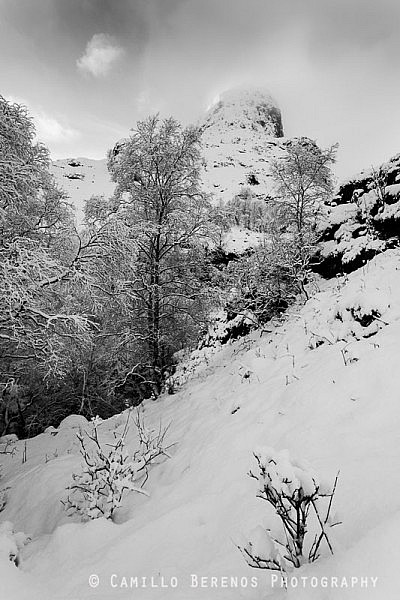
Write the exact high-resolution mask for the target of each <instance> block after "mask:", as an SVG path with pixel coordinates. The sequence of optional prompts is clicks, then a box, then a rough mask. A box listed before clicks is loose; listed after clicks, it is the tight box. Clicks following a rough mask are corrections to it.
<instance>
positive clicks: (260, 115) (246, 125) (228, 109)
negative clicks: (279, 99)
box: [203, 88, 283, 137]
mask: <svg viewBox="0 0 400 600" xmlns="http://www.w3.org/2000/svg"><path fill="white" fill-rule="evenodd" d="M203 126H204V128H205V132H206V131H207V130H208V129H210V128H211V129H212V130H214V131H218V132H219V133H222V134H223V135H225V136H226V135H227V136H229V134H230V133H232V131H234V132H235V133H237V130H238V129H242V130H248V131H251V132H258V133H262V134H267V135H269V136H271V137H282V136H283V126H282V117H281V111H280V110H279V108H278V106H277V104H276V102H275V100H274V99H273V98H272V96H271V95H270V94H269V93H268V92H267V91H265V90H262V89H260V88H234V89H231V90H228V91H225V92H223V93H222V94H220V95H219V96H218V98H217V99H216V101H215V102H214V103H213V104H212V105H211V107H210V108H209V109H208V111H207V113H206V115H205V118H204V121H203ZM206 135H207V134H206Z"/></svg>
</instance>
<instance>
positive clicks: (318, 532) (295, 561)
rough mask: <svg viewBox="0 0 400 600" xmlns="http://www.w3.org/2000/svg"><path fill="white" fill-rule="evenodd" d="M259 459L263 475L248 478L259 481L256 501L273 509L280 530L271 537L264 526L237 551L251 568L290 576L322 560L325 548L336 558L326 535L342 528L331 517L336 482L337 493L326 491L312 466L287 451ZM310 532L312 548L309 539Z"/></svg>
mask: <svg viewBox="0 0 400 600" xmlns="http://www.w3.org/2000/svg"><path fill="white" fill-rule="evenodd" d="M254 456H255V458H256V461H257V466H258V472H257V473H253V472H250V473H249V475H250V477H252V478H254V479H256V480H257V481H258V484H259V487H258V493H257V497H258V498H261V499H262V500H265V501H266V502H268V503H269V504H270V505H271V506H272V507H273V509H274V511H275V514H276V516H277V517H278V523H280V527H278V529H277V532H276V533H275V532H274V533H272V532H271V530H269V529H265V528H263V527H262V526H260V525H259V526H258V527H257V528H256V529H255V530H254V531H253V532H252V535H251V540H250V541H249V542H248V543H245V544H243V545H242V546H238V548H239V550H240V551H241V552H242V554H243V555H244V557H245V559H246V561H247V563H248V564H249V565H250V566H251V567H254V568H258V569H270V570H276V571H282V572H287V571H290V570H291V569H293V568H299V567H301V566H302V565H303V564H304V563H312V562H314V561H315V560H317V558H318V557H319V556H320V548H321V544H322V542H325V543H326V545H327V546H328V548H329V550H330V551H331V553H332V554H333V550H332V545H331V543H330V541H329V537H328V534H327V529H328V528H329V527H333V526H334V525H337V524H338V523H332V519H331V517H330V513H331V508H332V501H333V497H334V493H335V490H336V483H337V477H336V480H335V483H334V486H333V489H332V490H327V489H325V488H324V486H322V485H321V483H320V482H319V481H318V478H317V476H316V475H315V473H314V472H313V471H312V469H311V468H310V467H309V465H307V464H306V463H304V462H300V461H298V460H293V459H291V458H290V456H289V453H288V451H287V450H284V451H282V452H277V451H275V450H274V449H272V448H264V449H262V450H260V451H259V452H256V453H255V454H254ZM324 501H325V502H326V504H327V505H326V506H325V507H324V506H323V502H324ZM310 530H312V531H313V535H311V542H310V541H309V539H308V537H309V536H307V533H309V531H310Z"/></svg>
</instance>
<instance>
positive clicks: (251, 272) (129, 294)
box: [0, 97, 336, 437]
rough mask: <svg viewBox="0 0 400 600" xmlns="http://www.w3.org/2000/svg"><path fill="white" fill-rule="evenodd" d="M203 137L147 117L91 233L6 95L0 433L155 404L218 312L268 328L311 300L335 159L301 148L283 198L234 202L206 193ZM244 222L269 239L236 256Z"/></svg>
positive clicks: (123, 146)
mask: <svg viewBox="0 0 400 600" xmlns="http://www.w3.org/2000/svg"><path fill="white" fill-rule="evenodd" d="M201 134H202V131H201V129H200V128H196V127H186V128H184V127H182V126H181V125H180V124H179V123H178V122H177V121H175V120H174V119H172V118H168V119H165V120H161V119H160V118H159V117H158V116H153V117H149V118H147V119H145V120H144V121H142V122H139V123H138V124H137V126H136V128H135V130H134V131H133V132H132V133H131V135H130V137H129V138H128V139H126V140H125V141H124V142H123V143H120V144H118V145H117V146H115V148H114V150H110V152H109V155H108V168H109V172H110V174H111V177H112V179H113V181H114V182H115V183H116V190H115V193H114V195H113V196H112V197H111V198H105V197H102V196H95V197H92V198H88V199H86V200H87V202H86V208H85V221H84V223H83V224H79V225H77V224H76V222H75V219H74V212H73V207H72V206H70V204H69V202H68V199H67V198H66V196H65V194H64V193H63V192H62V191H61V190H60V189H58V188H57V186H56V184H55V182H54V179H53V178H52V176H51V175H50V174H49V164H50V156H49V152H48V150H47V149H46V148H45V147H43V145H41V144H40V143H38V142H36V141H35V139H36V138H35V128H34V126H33V122H32V119H31V118H30V116H29V114H28V113H27V110H26V108H25V107H23V106H20V105H18V104H13V103H10V102H8V101H7V100H5V99H4V98H2V97H0V219H1V234H0V236H1V237H0V270H1V271H0V392H1V405H0V435H1V434H7V433H16V434H17V435H18V436H20V437H22V436H25V437H26V436H32V435H36V434H37V433H40V432H41V431H43V429H44V428H45V427H47V426H48V425H51V424H57V423H59V422H60V421H61V420H62V419H63V418H64V417H66V416H67V415H69V414H72V413H74V414H82V415H84V416H86V417H89V418H91V417H94V416H96V415H100V416H101V417H107V416H110V415H112V414H115V413H116V412H119V411H121V410H122V409H123V408H126V407H127V406H135V405H137V404H139V403H140V402H141V401H142V400H143V399H144V398H149V397H156V396H157V395H159V393H160V392H161V391H162V390H163V386H164V382H165V380H166V378H167V377H168V376H169V375H170V374H171V373H172V372H173V370H174V366H175V362H176V359H175V355H176V353H177V352H178V351H180V350H182V349H184V348H191V347H194V346H195V345H196V344H197V343H198V341H199V339H200V337H201V336H202V335H203V334H204V333H205V332H206V331H207V327H208V323H209V318H210V313H211V311H212V310H213V309H215V308H218V307H223V308H225V309H227V310H229V314H231V315H233V316H236V315H239V314H246V315H247V316H249V315H250V316H251V319H252V320H253V321H254V324H255V325H259V324H262V323H263V322H265V321H267V320H268V319H270V318H271V316H273V315H274V314H276V313H277V312H281V311H282V310H284V309H285V308H286V307H287V306H288V305H289V304H290V302H291V301H292V300H294V298H295V297H296V296H297V295H298V294H299V293H303V294H306V289H305V285H306V283H307V280H308V277H309V272H310V261H311V260H312V257H313V256H314V254H315V247H316V244H317V241H318V236H317V233H316V228H315V227H316V220H317V218H318V211H319V207H321V206H322V204H323V201H324V200H326V199H328V198H329V196H330V195H331V193H332V188H333V181H332V175H331V171H330V167H331V165H332V163H333V162H334V158H335V150H336V148H335V147H332V148H329V149H328V150H320V149H319V148H318V147H317V145H316V144H315V143H313V142H311V141H310V140H306V139H305V138H300V139H299V140H293V141H292V142H291V143H290V144H288V145H287V153H286V155H285V157H283V158H280V159H277V160H276V161H274V162H273V163H272V164H271V174H272V177H273V180H274V182H275V187H276V194H275V196H274V198H265V200H260V199H259V198H252V195H251V191H250V190H249V189H248V188H244V189H243V191H242V193H241V194H240V195H239V196H236V197H234V198H232V200H231V201H230V202H228V203H227V204H222V203H218V198H212V197H209V196H208V195H207V194H206V193H205V192H204V191H203V189H202V185H201V169H202V146H201ZM234 225H240V226H243V227H246V228H248V229H253V230H255V231H258V232H261V233H262V242H261V243H260V245H259V246H257V247H256V248H255V249H253V250H251V251H247V252H245V253H243V254H242V255H236V256H234V257H233V260H232V257H231V259H230V260H224V258H226V257H223V256H222V260H221V255H223V251H222V250H221V248H220V245H221V239H222V236H223V234H224V232H225V231H227V230H229V229H230V228H231V227H232V226H234Z"/></svg>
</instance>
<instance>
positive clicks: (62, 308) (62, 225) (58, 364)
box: [0, 96, 89, 431]
mask: <svg viewBox="0 0 400 600" xmlns="http://www.w3.org/2000/svg"><path fill="white" fill-rule="evenodd" d="M49 161H50V159H49V153H48V151H47V149H46V148H45V147H44V146H42V145H41V144H40V143H37V142H35V128H34V126H33V123H32V120H31V119H30V117H29V116H28V114H27V110H26V108H25V107H23V106H20V105H18V104H12V103H10V102H8V101H7V100H5V99H4V98H3V97H1V96H0V357H1V358H0V390H1V407H0V409H1V417H2V418H1V420H2V421H3V423H2V425H1V423H0V426H2V427H3V428H5V430H6V431H7V422H8V417H7V411H8V408H9V400H10V391H11V390H14V391H15V390H16V389H17V387H16V386H18V384H19V382H20V379H21V377H23V376H25V375H26V373H27V372H28V371H30V370H31V371H32V372H35V373H38V372H40V373H41V374H42V377H46V376H49V375H51V374H60V373H62V372H63V371H64V367H65V362H66V360H67V355H68V353H67V352H66V342H68V340H69V339H70V338H71V337H74V336H77V337H79V336H82V335H83V336H84V335H85V333H86V332H87V331H88V327H89V325H88V319H87V318H85V317H82V316H81V315H79V313H76V312H74V311H71V310H70V309H69V307H68V303H66V302H65V297H66V296H67V295H68V289H69V287H70V286H71V285H72V282H73V281H74V280H77V279H79V274H78V270H77V267H78V262H79V258H80V253H81V249H82V247H81V244H80V243H79V241H78V239H77V238H76V237H74V234H73V217H72V213H71V210H70V207H69V206H68V204H67V203H66V201H65V198H64V196H63V194H62V193H61V192H60V190H58V189H57V187H56V185H55V183H54V180H53V178H52V176H51V175H50V173H49V170H48V167H49ZM67 345H68V344H67ZM16 399H17V401H18V395H16ZM18 408H19V410H20V409H21V406H19V407H18Z"/></svg>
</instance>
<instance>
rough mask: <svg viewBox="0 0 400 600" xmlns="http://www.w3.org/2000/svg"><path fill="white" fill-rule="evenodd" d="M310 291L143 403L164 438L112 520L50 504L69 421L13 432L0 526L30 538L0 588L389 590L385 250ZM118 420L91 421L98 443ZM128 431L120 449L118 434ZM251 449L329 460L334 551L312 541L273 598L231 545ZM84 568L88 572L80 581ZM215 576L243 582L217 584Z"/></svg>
mask: <svg viewBox="0 0 400 600" xmlns="http://www.w3.org/2000/svg"><path fill="white" fill-rule="evenodd" d="M320 285H321V288H320V290H319V291H317V292H316V293H315V294H314V295H313V297H312V298H311V299H310V300H309V301H308V302H307V303H306V304H305V305H304V306H301V305H298V306H295V307H293V308H292V309H291V310H290V312H289V314H288V315H287V318H286V319H285V320H283V321H281V322H274V323H271V324H270V326H268V329H265V331H255V332H253V333H251V334H250V335H248V336H247V337H246V338H242V339H241V340H238V341H236V342H234V343H232V344H228V345H225V346H221V347H220V348H219V349H218V348H217V349H214V350H213V352H210V353H209V354H206V355H205V356H204V357H203V360H202V361H200V362H199V361H197V362H196V361H195V360H194V359H193V360H190V359H189V360H188V362H187V364H186V367H187V368H186V371H187V373H188V377H187V382H186V383H185V384H184V385H183V386H182V387H181V388H180V390H179V391H178V393H176V394H175V395H171V396H168V395H166V396H162V397H160V398H159V399H158V400H157V401H148V402H146V403H145V405H144V417H145V419H146V422H147V423H148V424H153V425H155V426H157V424H158V423H159V421H160V419H161V420H162V422H163V423H165V424H166V423H168V422H170V421H171V427H170V431H169V433H168V442H169V443H173V442H176V444H175V445H174V447H173V448H172V450H171V454H172V457H171V458H170V459H166V460H164V461H161V462H160V464H158V465H156V466H155V467H154V468H153V470H152V471H151V473H150V478H149V481H148V483H147V484H146V488H147V490H148V491H149V493H150V496H149V497H148V498H147V497H144V496H139V495H136V496H135V495H132V496H129V497H127V498H126V501H125V502H124V505H123V507H122V508H121V511H120V513H119V515H118V518H117V519H116V521H117V522H116V523H112V522H109V521H105V520H104V519H97V520H95V521H92V522H89V523H86V524H83V523H79V522H76V521H74V520H73V519H68V517H66V515H65V513H64V512H63V510H62V506H61V504H60V498H61V497H62V496H63V494H64V491H63V490H64V487H65V486H66V485H68V483H69V481H70V476H71V472H74V471H75V472H76V470H77V469H78V468H79V462H80V459H79V453H78V447H77V443H76V438H75V434H76V431H77V430H76V429H73V428H72V425H74V420H73V419H72V422H71V420H70V423H69V425H68V423H67V424H65V426H64V427H63V428H62V429H61V430H60V431H59V432H58V433H57V432H55V431H53V432H48V433H44V434H42V435H40V436H37V437H36V438H33V439H30V440H27V444H26V456H27V460H26V462H24V463H22V460H21V459H22V454H23V448H24V442H23V441H20V442H17V453H16V454H15V455H14V456H13V457H11V456H2V457H1V458H2V463H3V478H2V480H1V485H2V487H4V486H8V487H9V488H10V489H9V490H8V502H7V504H6V507H5V509H4V510H3V512H1V513H0V520H1V521H4V520H8V521H11V522H13V523H14V527H15V529H16V530H17V531H23V532H25V533H26V534H28V535H31V536H32V541H31V542H30V543H29V544H28V545H27V546H25V547H24V549H23V550H22V552H21V563H20V567H19V568H16V567H15V565H14V564H13V563H10V562H8V561H6V560H2V559H1V556H0V579H1V586H2V589H1V591H0V597H1V598H4V599H6V598H7V600H22V599H28V598H29V600H33V599H35V598H36V599H38V600H39V599H40V600H50V599H51V600H58V599H59V600H72V599H79V600H87V599H94V598H96V600H109V599H112V598H138V599H140V600H142V599H143V600H145V599H147V598H162V599H163V600H173V599H175V600H191V599H197V598H199V599H207V600H228V599H229V600H235V599H238V600H239V599H248V600H261V599H262V598H271V599H273V600H280V599H283V598H288V599H292V598H293V599H296V600H303V599H304V600H309V599H310V598H311V599H313V598H316V599H318V600H339V599H340V600H341V599H342V598H350V599H351V600H370V599H371V600H372V599H378V598H379V599H380V600H382V599H383V598H384V599H385V600H394V599H397V598H398V597H399V594H400V581H399V579H398V575H397V563H398V560H399V558H400V552H399V549H398V537H399V534H400V501H399V497H400V478H399V475H398V472H399V469H398V465H399V460H400V403H399V391H398V390H399V388H400V371H399V368H398V365H399V359H400V349H399V344H398V340H399V336H400V251H399V250H398V249H395V250H388V251H386V252H384V253H382V254H381V255H379V256H377V257H376V258H374V259H373V260H372V261H371V262H369V263H368V264H367V265H366V266H365V267H363V268H362V269H359V270H358V271H355V272H353V273H351V274H350V275H348V276H347V277H346V278H338V279H335V280H331V281H329V282H323V283H321V284H320ZM367 300H368V301H367ZM196 365H197V366H196ZM124 418H125V415H118V416H115V417H113V418H112V419H109V420H108V421H104V422H103V423H102V424H101V425H100V429H99V431H100V436H101V439H102V440H103V441H104V442H107V441H111V440H112V439H113V435H112V432H113V431H114V430H117V431H121V428H122V427H123V424H124ZM88 426H89V425H88ZM54 434H55V435H54ZM129 436H130V437H129V444H130V445H131V447H132V449H133V448H134V447H135V445H136V443H137V440H136V439H135V435H134V430H133V428H132V429H131V430H130V433H129ZM260 446H272V447H274V448H275V449H276V450H277V451H281V450H283V449H288V450H289V451H290V453H291V455H292V456H294V457H296V458H298V459H305V460H307V461H309V462H310V463H311V464H312V466H313V467H314V469H315V470H316V471H317V472H318V473H319V474H320V476H321V477H322V479H324V480H326V481H328V482H333V479H334V477H335V474H336V473H337V471H338V470H340V477H339V483H338V489H337V493H336V496H335V509H336V510H337V511H338V514H339V518H340V520H341V521H342V523H343V524H342V525H340V526H338V527H336V528H334V529H332V533H331V540H332V543H333V547H334V556H330V555H329V553H328V552H325V551H324V553H323V555H322V557H321V558H320V559H319V561H318V562H316V563H314V564H313V565H305V566H303V567H302V568H301V569H299V570H298V572H296V573H295V574H294V575H296V576H297V580H296V579H293V580H290V581H289V583H288V591H287V592H286V591H285V590H284V589H281V588H280V587H279V582H276V581H275V580H273V579H272V578H271V574H270V573H268V572H267V571H258V570H254V569H251V568H250V567H248V566H247V564H246V563H245V561H244V559H243V557H242V556H241V554H240V553H239V551H238V550H237V549H236V547H235V541H238V540H239V539H241V538H242V537H243V536H244V538H245V539H246V536H247V535H248V532H249V531H250V530H251V529H253V528H254V527H255V526H257V525H258V524H260V523H261V524H263V525H268V523H269V522H270V518H271V514H270V513H269V512H268V508H267V505H266V503H265V502H263V501H261V500H259V499H257V498H256V497H255V494H256V488H257V484H256V482H254V480H252V479H250V478H249V477H247V475H246V473H247V472H248V470H249V468H251V467H254V458H253V456H252V452H253V450H255V449H256V448H258V447H260ZM46 455H47V458H46ZM46 460H47V462H46ZM0 547H1V544H0ZM91 575H97V576H98V578H99V585H98V586H97V587H95V588H91V587H90V585H89V583H88V581H89V577H90V576H91ZM192 576H193V577H192ZM231 576H232V577H239V578H240V577H242V578H243V580H242V584H243V585H244V582H246V581H247V582H248V586H247V587H246V588H245V587H241V586H240V581H239V587H232V583H233V584H234V583H235V581H233V582H232V581H231V580H230V577H231ZM130 577H132V578H135V577H147V580H146V582H147V587H143V585H142V586H141V587H135V585H136V584H135V581H136V580H135V579H133V584H134V587H133V588H130V587H124V586H125V583H126V584H127V585H128V586H129V585H130ZM152 577H153V581H152V582H151V578H152ZM196 577H197V579H196ZM200 577H206V578H208V579H204V580H203V582H202V583H204V585H205V587H194V586H193V585H191V584H193V583H196V581H197V582H199V581H200V579H199V578H200ZM211 577H214V578H216V579H211ZM224 577H225V578H227V579H223V578H224ZM252 577H255V578H256V580H253V583H257V586H256V587H254V588H253V587H251V584H252V580H251V578H252ZM301 577H303V578H305V579H304V580H302V579H300V578H301ZM311 577H314V579H311ZM124 578H126V579H124ZM162 578H164V579H162ZM173 578H177V587H176V588H173V587H171V584H173V585H174V584H175V579H173ZM361 578H367V579H361ZM371 578H378V579H377V581H376V580H372V579H371ZM91 581H92V583H93V582H94V583H96V581H97V580H96V579H95V578H92V579H91ZM296 581H297V587H295V585H296ZM373 581H375V587H374V584H373ZM326 582H327V585H325V583H326ZM142 584H143V582H142ZM162 584H164V586H166V587H163V588H161V587H160V586H161V585H162ZM211 584H214V585H213V587H211ZM313 584H317V585H316V587H312V585H313ZM344 584H347V586H348V587H343V586H344ZM151 585H153V587H150V586H151ZM155 585H158V586H159V587H158V588H157V587H154V586H155ZM114 586H115V587H114ZM168 586H169V587H168ZM303 586H304V587H303Z"/></svg>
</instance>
